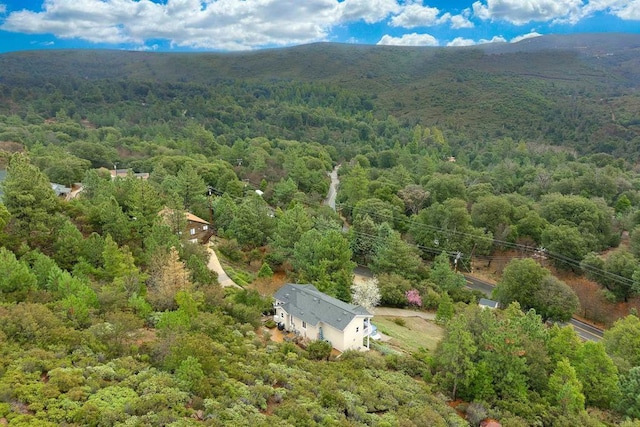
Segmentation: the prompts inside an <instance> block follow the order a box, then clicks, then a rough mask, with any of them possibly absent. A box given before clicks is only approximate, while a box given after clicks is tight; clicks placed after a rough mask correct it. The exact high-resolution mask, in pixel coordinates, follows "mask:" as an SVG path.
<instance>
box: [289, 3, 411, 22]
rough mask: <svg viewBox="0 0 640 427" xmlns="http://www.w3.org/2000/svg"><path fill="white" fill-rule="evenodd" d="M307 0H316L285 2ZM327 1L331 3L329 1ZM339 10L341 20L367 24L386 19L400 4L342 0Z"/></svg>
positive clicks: (396, 10)
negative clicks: (360, 21) (361, 21)
mask: <svg viewBox="0 0 640 427" xmlns="http://www.w3.org/2000/svg"><path fill="white" fill-rule="evenodd" d="M307 1H312V2H314V1H317V0H301V1H297V0H294V1H292V2H287V3H293V4H297V3H306V2H307ZM329 3H333V1H330V2H329ZM337 8H338V10H339V11H340V14H339V15H340V19H341V21H343V22H352V21H359V20H363V21H364V22H366V23H368V24H372V23H375V22H380V21H382V20H383V19H386V18H387V17H388V16H389V15H391V14H393V13H397V12H399V11H400V6H399V5H398V3H397V2H396V0H344V1H343V2H341V3H338V5H337ZM308 19H311V20H313V19H314V17H313V16H308Z"/></svg>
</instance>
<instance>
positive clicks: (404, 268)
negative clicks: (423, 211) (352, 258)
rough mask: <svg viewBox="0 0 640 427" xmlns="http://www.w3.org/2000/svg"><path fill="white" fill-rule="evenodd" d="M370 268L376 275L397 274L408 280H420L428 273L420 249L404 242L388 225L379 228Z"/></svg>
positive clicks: (384, 224)
mask: <svg viewBox="0 0 640 427" xmlns="http://www.w3.org/2000/svg"><path fill="white" fill-rule="evenodd" d="M369 266H370V267H371V270H372V271H373V272H374V273H375V274H382V273H395V274H398V275H400V276H403V277H406V278H407V279H420V278H422V277H424V276H425V275H426V272H427V269H426V267H425V266H424V263H423V261H422V259H421V258H420V253H419V251H418V249H417V248H416V247H415V246H412V245H409V244H408V243H407V242H406V241H404V240H403V239H402V237H401V236H400V233H398V232H397V231H395V230H393V229H392V228H391V226H390V225H389V224H387V223H383V224H381V225H380V227H379V228H378V235H377V238H376V243H375V247H374V254H373V257H372V259H371V263H370V264H369Z"/></svg>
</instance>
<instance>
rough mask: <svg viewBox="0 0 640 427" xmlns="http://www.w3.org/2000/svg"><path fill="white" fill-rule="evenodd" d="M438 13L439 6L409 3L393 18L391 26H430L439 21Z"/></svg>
mask: <svg viewBox="0 0 640 427" xmlns="http://www.w3.org/2000/svg"><path fill="white" fill-rule="evenodd" d="M438 15H440V9H438V8H437V7H429V6H422V5H419V4H415V3H414V4H409V5H407V6H405V7H403V8H402V11H401V12H400V13H399V14H397V15H396V16H394V17H393V18H391V26H392V27H403V28H415V27H430V26H432V25H435V24H438V23H439V20H438ZM447 15H448V14H447ZM447 17H448V16H447ZM445 19H446V18H445Z"/></svg>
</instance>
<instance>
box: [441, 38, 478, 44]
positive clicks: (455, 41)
mask: <svg viewBox="0 0 640 427" xmlns="http://www.w3.org/2000/svg"><path fill="white" fill-rule="evenodd" d="M474 44H476V42H475V41H473V40H471V39H465V38H463V37H456V38H455V39H453V40H451V41H450V42H449V43H447V46H473V45H474Z"/></svg>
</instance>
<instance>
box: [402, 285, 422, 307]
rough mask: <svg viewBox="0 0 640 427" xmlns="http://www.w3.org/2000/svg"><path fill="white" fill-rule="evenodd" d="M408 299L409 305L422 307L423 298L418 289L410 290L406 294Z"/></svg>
mask: <svg viewBox="0 0 640 427" xmlns="http://www.w3.org/2000/svg"><path fill="white" fill-rule="evenodd" d="M404 296H405V297H407V301H408V302H409V305H413V306H416V307H422V297H421V296H420V292H418V290H417V289H409V290H408V291H407V292H406V293H405V294H404Z"/></svg>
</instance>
